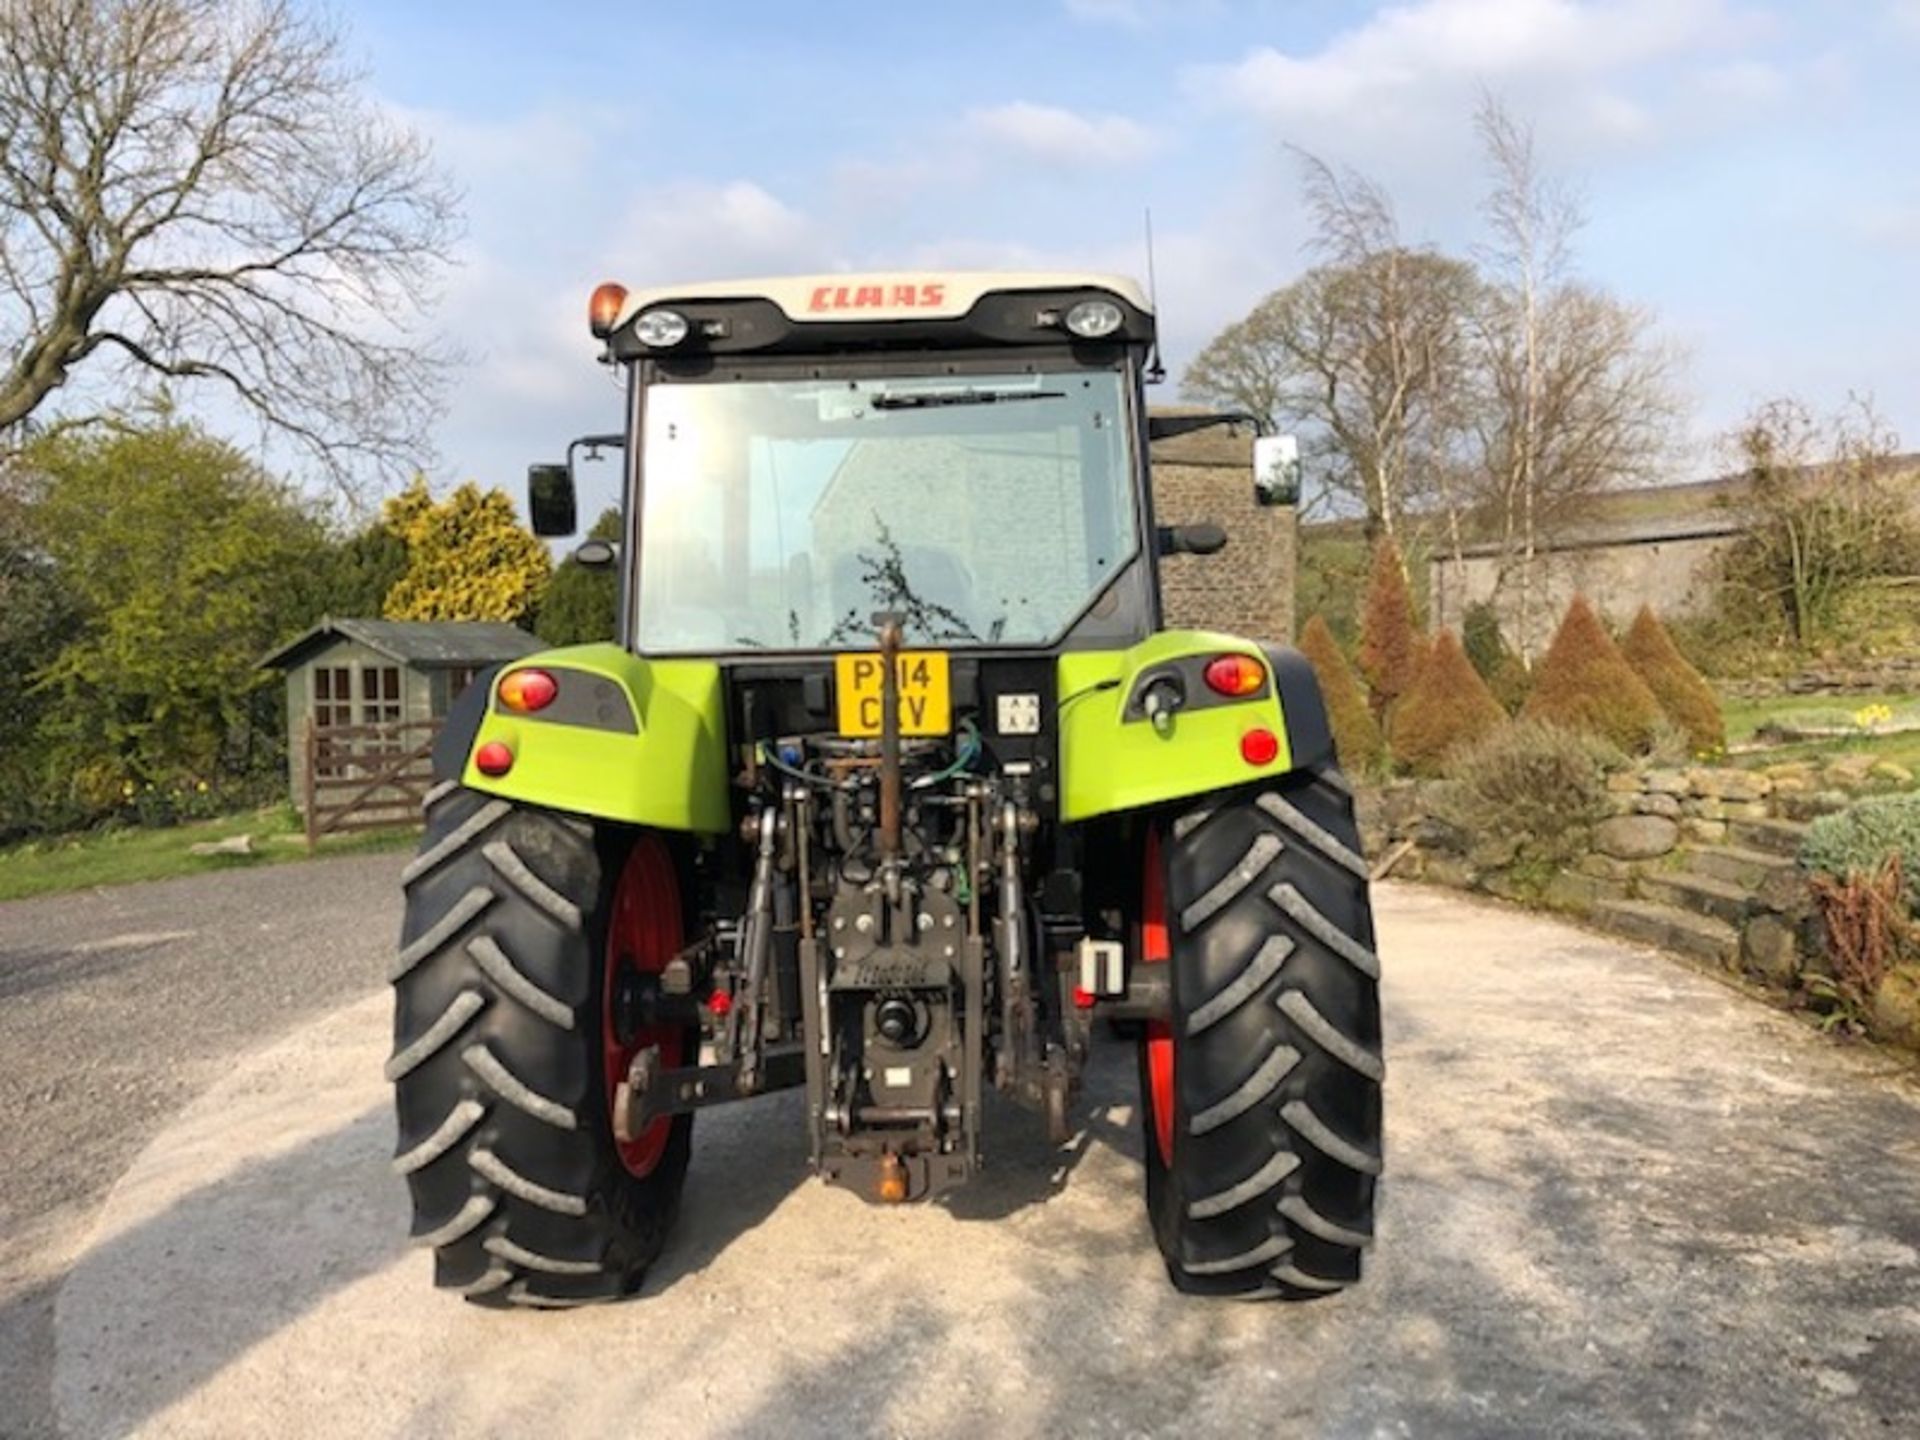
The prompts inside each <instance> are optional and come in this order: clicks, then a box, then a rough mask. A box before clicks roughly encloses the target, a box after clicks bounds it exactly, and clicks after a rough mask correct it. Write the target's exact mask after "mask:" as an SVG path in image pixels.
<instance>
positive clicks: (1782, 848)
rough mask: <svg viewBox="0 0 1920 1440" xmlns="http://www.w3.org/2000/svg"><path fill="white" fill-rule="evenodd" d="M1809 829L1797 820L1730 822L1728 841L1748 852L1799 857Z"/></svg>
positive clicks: (1728, 825)
mask: <svg viewBox="0 0 1920 1440" xmlns="http://www.w3.org/2000/svg"><path fill="white" fill-rule="evenodd" d="M1806 834H1807V827H1806V826H1805V825H1803V824H1801V823H1800V822H1799V821H1797V820H1729V821H1728V822H1727V839H1728V840H1730V841H1732V842H1733V843H1734V844H1735V845H1738V846H1741V847H1742V848H1744V849H1747V850H1765V851H1766V852H1768V853H1769V854H1771V855H1785V856H1788V857H1789V858H1792V857H1795V856H1798V855H1799V853H1800V842H1801V841H1802V840H1803V839H1805V838H1806Z"/></svg>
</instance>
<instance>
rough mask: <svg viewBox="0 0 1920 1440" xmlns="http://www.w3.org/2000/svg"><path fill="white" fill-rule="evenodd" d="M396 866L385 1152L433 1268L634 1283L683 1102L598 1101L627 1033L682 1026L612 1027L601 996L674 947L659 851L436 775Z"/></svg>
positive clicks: (560, 1286) (576, 1282)
mask: <svg viewBox="0 0 1920 1440" xmlns="http://www.w3.org/2000/svg"><path fill="white" fill-rule="evenodd" d="M404 883H405V886H406V892H407V899H406V918H405V922H404V925H403V928H402V931H401V940H400V953H399V956H398V958H397V960H396V961H395V963H394V967H393V971H392V976H391V978H392V980H393V984H394V1051H393V1056H392V1058H391V1059H390V1060H389V1061H388V1062H387V1078H388V1079H389V1080H390V1081H392V1082H393V1085H394V1092H395V1102H396V1106H397V1109H398V1113H399V1143H398V1149H397V1153H396V1155H395V1157H394V1162H393V1163H394V1169H395V1170H396V1171H397V1172H398V1173H399V1174H401V1175H402V1176H404V1177H405V1179H406V1181H407V1188H408V1189H409V1191H410V1192H411V1194H412V1199H413V1232H412V1235H413V1240H414V1243H416V1244H419V1245H423V1246H426V1247H428V1248H430V1249H431V1250H432V1251H433V1254H434V1283H435V1284H437V1285H440V1286H442V1287H445V1288H449V1289H454V1290H458V1291H459V1292H460V1293H462V1294H463V1295H465V1296H466V1298H467V1299H469V1300H472V1301H475V1302H477V1303H479V1304H484V1305H524V1306H535V1307H545V1308H566V1307H571V1306H575V1305H584V1304H591V1303H593V1302H596V1301H603V1300H611V1299H616V1298H618V1297H620V1296H622V1295H626V1294H629V1293H631V1292H632V1291H633V1290H634V1289H635V1288H636V1287H637V1286H638V1284H639V1282H640V1278H641V1276H642V1274H643V1272H644V1271H645V1270H646V1267H647V1266H648V1265H649V1264H650V1263H651V1262H652V1261H653V1260H654V1258H655V1257H656V1256H658V1255H659V1253H660V1250H661V1246H662V1245H663V1243H664V1242H665V1239H666V1235H667V1231H668V1229H669V1227H670V1226H671V1224H672V1222H673V1218H674V1214H675V1211H676V1210H677V1208H678V1205H679V1199H680V1192H681V1188H682V1186H683V1184H684V1182H685V1179H686V1171H687V1160H688V1154H689V1149H690V1144H691V1134H692V1116H690V1115H682V1116H679V1117H677V1118H675V1119H671V1120H662V1121H659V1122H657V1123H656V1124H655V1125H654V1126H653V1127H651V1128H650V1129H649V1131H648V1132H647V1133H645V1134H643V1135H642V1136H640V1137H639V1139H638V1140H636V1141H633V1142H628V1143H623V1142H621V1141H619V1140H617V1139H616V1137H615V1136H614V1133H613V1128H612V1125H611V1122H610V1120H609V1118H608V1117H609V1101H610V1097H611V1094H612V1088H613V1086H614V1084H616V1083H618V1082H619V1081H620V1080H621V1079H624V1078H625V1062H626V1060H628V1059H630V1058H631V1056H632V1054H633V1053H634V1052H635V1051H636V1050H637V1049H639V1048H641V1047H642V1046H644V1045H646V1044H651V1043H660V1044H661V1048H662V1053H663V1060H665V1062H666V1063H668V1064H677V1063H681V1062H680V1058H679V1057H680V1055H681V1054H682V1053H684V1048H685V1043H686V1039H687V1037H686V1036H684V1035H683V1034H680V1033H678V1032H675V1033H672V1034H667V1035H661V1034H657V1033H648V1032H642V1033H641V1034H639V1035H627V1036H616V1035H614V1034H613V1033H612V1027H611V1026H610V1025H609V1024H608V1022H607V1020H606V1015H607V1012H608V1008H609V1007H608V1005H607V998H608V996H609V995H610V994H611V993H612V991H613V988H614V985H615V984H617V983H619V982H620V980H621V979H622V977H625V976H630V975H631V973H632V972H633V971H635V970H646V969H658V968H660V966H662V965H664V964H665V962H666V960H668V959H670V958H672V956H673V954H674V953H675V952H677V950H678V949H679V947H680V944H681V935H682V927H681V912H680V894H679V884H678V880H677V878H676V873H675V870H674V866H673V860H672V856H671V854H670V852H669V851H668V849H667V847H666V845H665V844H664V843H663V842H662V841H661V840H660V839H659V838H658V837H657V836H653V835H649V834H646V833H641V834H639V835H637V836H630V835H621V836H620V837H618V838H617V839H615V838H611V837H603V836H600V835H598V834H596V831H595V829H594V827H593V826H592V824H590V823H589V822H587V821H584V820H581V819H578V818H576V817H570V816H564V815H559V814H555V813H552V812H549V811H544V810H538V809H534V808H531V807H528V806H523V805H516V804H513V803H511V802H508V801H505V800H501V799H498V798H496V797H493V796H489V795H483V794H480V793H477V792H475V791H472V790H467V789H463V788H461V787H459V786H458V785H457V784H454V783H451V782H449V783H444V784H441V785H439V786H436V787H435V789H434V790H433V792H432V793H431V794H430V795H429V796H428V797H427V829H426V836H425V838H424V839H423V840H422V841H421V845H420V851H419V854H418V855H417V856H416V857H415V859H414V860H413V862H412V863H411V864H410V865H409V866H408V867H407V869H406V872H405V876H404ZM616 1072H617V1073H616Z"/></svg>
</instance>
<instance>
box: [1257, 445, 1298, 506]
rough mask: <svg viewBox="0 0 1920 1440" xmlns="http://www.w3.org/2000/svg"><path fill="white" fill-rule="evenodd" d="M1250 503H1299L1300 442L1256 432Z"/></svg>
mask: <svg viewBox="0 0 1920 1440" xmlns="http://www.w3.org/2000/svg"><path fill="white" fill-rule="evenodd" d="M1253 503H1254V504H1256V505H1298V504H1299V503H1300V442H1299V441H1298V440H1296V439H1295V438H1294V437H1293V436H1291V435H1259V436H1256V437H1255V438H1254V442H1253Z"/></svg>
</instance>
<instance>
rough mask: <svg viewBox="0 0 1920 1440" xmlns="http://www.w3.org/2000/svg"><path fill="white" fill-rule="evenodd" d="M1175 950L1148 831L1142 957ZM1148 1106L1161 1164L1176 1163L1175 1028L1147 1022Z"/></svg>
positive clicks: (1152, 958) (1153, 837)
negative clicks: (1174, 1133) (1169, 938)
mask: <svg viewBox="0 0 1920 1440" xmlns="http://www.w3.org/2000/svg"><path fill="white" fill-rule="evenodd" d="M1172 953H1173V949H1172V947H1171V946H1170V945H1169V944H1168V941H1167V886H1166V877H1165V876H1164V875H1163V874H1162V873H1161V870H1160V835H1159V832H1158V831H1153V830H1150V831H1148V832H1147V854H1146V866H1145V873H1144V874H1143V875H1142V876H1141V877H1140V958H1141V960H1142V961H1144V962H1146V963H1147V964H1164V963H1165V962H1166V960H1167V958H1168V956H1170V955H1171V954H1172ZM1143 1043H1144V1044H1145V1045H1146V1047H1147V1105H1148V1107H1149V1109H1150V1110H1151V1112H1152V1114H1153V1138H1154V1141H1155V1143H1157V1144H1158V1145H1159V1147H1160V1163H1161V1164H1162V1165H1172V1164H1173V1028H1172V1027H1171V1026H1169V1025H1167V1024H1166V1023H1165V1022H1164V1021H1159V1020H1149V1021H1148V1022H1147V1038H1146V1040H1145V1041H1144V1042H1143Z"/></svg>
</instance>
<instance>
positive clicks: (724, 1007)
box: [707, 990, 733, 1015]
mask: <svg viewBox="0 0 1920 1440" xmlns="http://www.w3.org/2000/svg"><path fill="white" fill-rule="evenodd" d="M707 1009H709V1010H711V1011H712V1012H713V1013H714V1014H715V1015H725V1014H726V1013H727V1012H728V1011H729V1010H731V1009H733V996H731V995H729V994H728V993H727V992H726V991H724V990H716V991H714V992H713V994H711V995H709V996H708V997H707Z"/></svg>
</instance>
